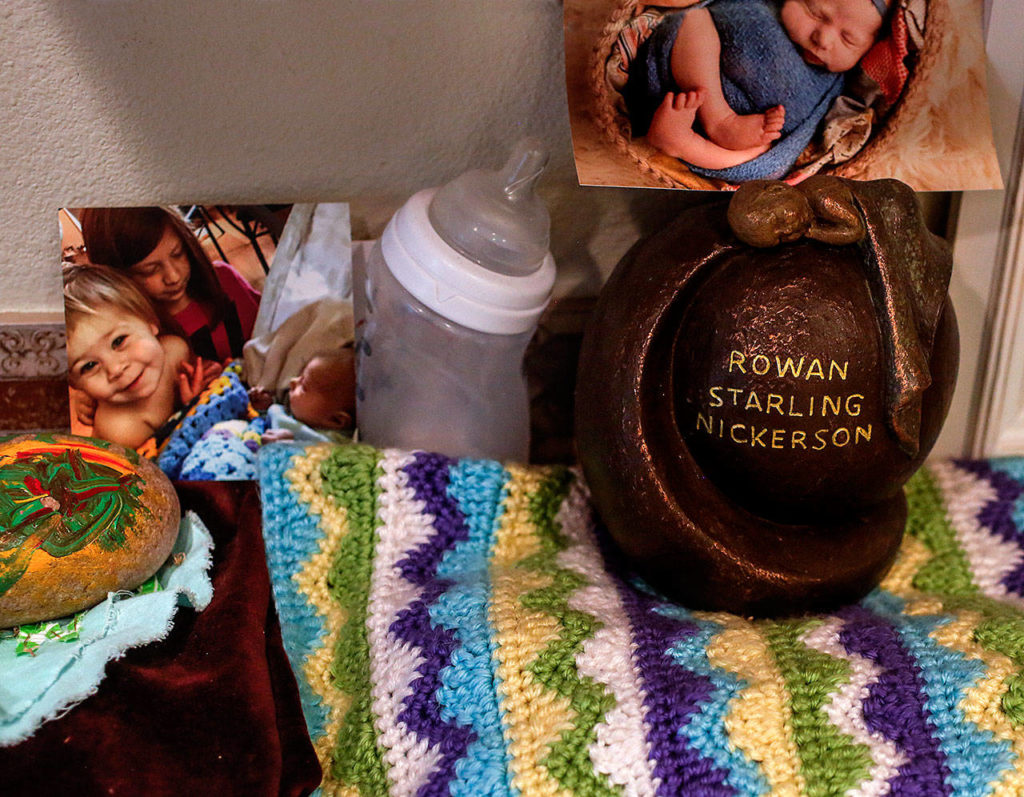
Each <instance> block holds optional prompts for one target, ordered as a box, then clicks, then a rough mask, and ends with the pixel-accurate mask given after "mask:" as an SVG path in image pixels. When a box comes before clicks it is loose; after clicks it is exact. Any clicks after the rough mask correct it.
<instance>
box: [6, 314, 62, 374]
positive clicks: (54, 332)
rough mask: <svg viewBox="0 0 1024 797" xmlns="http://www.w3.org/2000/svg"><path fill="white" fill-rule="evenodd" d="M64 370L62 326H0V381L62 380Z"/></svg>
mask: <svg viewBox="0 0 1024 797" xmlns="http://www.w3.org/2000/svg"><path fill="white" fill-rule="evenodd" d="M67 370H68V361H67V349H66V347H65V337H64V325H63V324H3V325H0V379H39V378H54V377H60V378H63V377H65V376H66V375H67Z"/></svg>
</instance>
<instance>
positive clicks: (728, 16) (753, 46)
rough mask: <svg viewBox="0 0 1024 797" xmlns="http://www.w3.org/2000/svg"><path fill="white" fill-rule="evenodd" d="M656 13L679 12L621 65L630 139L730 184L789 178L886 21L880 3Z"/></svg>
mask: <svg viewBox="0 0 1024 797" xmlns="http://www.w3.org/2000/svg"><path fill="white" fill-rule="evenodd" d="M658 5H659V6H662V7H664V6H669V7H680V6H683V5H689V7H687V8H683V9H682V10H679V11H675V12H672V13H670V14H668V15H666V16H665V17H664V19H662V21H661V22H660V23H659V24H658V26H657V27H656V28H655V29H654V31H653V32H652V33H651V35H650V36H649V37H648V38H647V40H646V41H645V42H644V43H643V44H642V45H641V46H640V48H639V50H638V52H637V55H636V58H635V59H634V60H633V62H632V64H631V65H630V69H629V79H628V81H627V83H626V86H625V88H624V89H623V96H624V98H625V100H626V105H627V108H628V109H629V114H630V123H631V126H632V134H633V135H634V136H642V135H646V136H647V139H648V141H649V142H650V143H651V144H652V145H654V146H655V147H657V148H658V149H660V150H662V151H663V152H665V153H666V154H668V155H671V156H673V157H676V158H679V159H681V160H683V161H685V162H686V163H688V164H690V165H691V166H693V167H696V168H694V171H695V172H696V173H698V174H705V175H707V176H711V177H718V178H721V179H726V180H732V181H737V182H738V181H742V180H750V179H761V178H776V177H781V176H783V175H784V174H785V173H786V172H788V171H789V169H790V168H791V167H792V166H793V164H794V163H795V162H796V159H797V158H798V157H799V155H800V153H801V152H802V151H803V149H804V148H805V147H806V146H807V144H808V142H809V141H810V140H811V138H812V137H813V135H814V133H815V131H816V129H817V127H818V124H819V123H820V122H821V120H822V119H823V118H824V116H825V114H826V113H827V112H828V109H829V107H830V106H831V104H832V102H833V101H834V100H835V98H836V97H838V96H839V94H840V92H841V90H842V87H843V74H844V73H845V72H847V71H848V70H850V69H852V68H853V67H854V66H856V65H857V63H858V62H859V61H860V59H861V58H862V57H863V56H864V55H866V54H867V52H868V50H870V49H871V47H872V45H873V44H874V43H875V41H876V40H877V39H878V37H879V34H880V33H881V32H882V30H883V23H884V21H885V16H886V14H887V12H888V8H887V5H886V2H885V0H784V2H782V4H781V7H780V6H779V4H778V3H777V2H774V0H705V2H701V3H698V4H696V5H692V4H687V3H684V2H676V3H673V2H668V3H659V4H658ZM697 125H699V128H700V129H699V130H698V129H697ZM701 131H702V132H701Z"/></svg>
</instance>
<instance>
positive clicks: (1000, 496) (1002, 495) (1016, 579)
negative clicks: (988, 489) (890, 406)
mask: <svg viewBox="0 0 1024 797" xmlns="http://www.w3.org/2000/svg"><path fill="white" fill-rule="evenodd" d="M954 464H955V465H956V466H957V467H958V468H960V469H961V470H965V471H967V472H968V473H973V474H974V475H975V476H977V477H979V478H982V479H985V480H986V481H987V482H988V483H989V484H990V485H992V489H993V490H995V493H996V496H995V498H994V499H993V500H991V501H989V502H988V503H986V504H985V506H983V507H982V508H981V511H979V512H978V522H979V523H980V524H981V525H982V526H984V527H985V528H986V529H989V530H990V531H991V532H992V533H993V534H996V535H998V536H999V537H1000V538H1002V539H1003V540H1005V541H1006V542H1012V543H1014V544H1016V545H1017V546H1018V547H1024V530H1022V529H1021V528H1020V527H1019V526H1018V525H1017V521H1016V520H1015V519H1014V517H1013V515H1014V511H1015V509H1016V503H1017V500H1018V499H1019V498H1020V497H1021V494H1024V484H1021V483H1020V482H1019V481H1017V479H1015V478H1013V477H1012V476H1011V475H1010V474H1008V473H1006V472H1004V471H1001V470H998V469H996V468H993V467H992V462H991V460H987V459H981V460H957V461H956V462H955V463H954ZM1002 584H1003V586H1004V587H1006V588H1007V589H1008V590H1010V591H1011V592H1014V593H1016V594H1018V595H1022V596H1024V561H1022V562H1021V563H1020V564H1019V565H1017V567H1015V568H1013V569H1012V570H1010V571H1009V572H1008V573H1007V574H1006V575H1005V576H1003V578H1002Z"/></svg>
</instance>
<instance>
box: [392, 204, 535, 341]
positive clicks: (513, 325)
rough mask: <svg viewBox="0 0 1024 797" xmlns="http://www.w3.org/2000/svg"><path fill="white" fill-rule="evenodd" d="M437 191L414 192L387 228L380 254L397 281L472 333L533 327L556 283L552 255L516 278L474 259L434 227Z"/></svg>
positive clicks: (515, 331)
mask: <svg viewBox="0 0 1024 797" xmlns="http://www.w3.org/2000/svg"><path fill="white" fill-rule="evenodd" d="M437 191H438V189H436V188H430V189H427V190H425V191H420V192H419V193H417V194H414V195H413V196H412V197H411V198H410V199H409V201H408V202H406V203H405V204H404V205H403V206H402V207H401V208H400V209H399V211H398V212H397V213H396V214H395V215H394V216H393V217H392V218H391V221H390V222H389V223H388V225H387V227H386V228H385V230H384V235H383V236H382V237H381V251H382V254H383V255H384V260H385V261H386V262H387V265H388V268H389V270H390V271H391V273H392V274H393V275H394V276H395V279H397V280H398V282H399V283H400V284H401V285H402V287H403V288H405V289H406V290H407V291H408V292H409V293H410V294H412V295H413V296H414V297H415V298H416V299H417V300H418V301H420V302H421V303H422V304H424V305H426V306H427V307H429V308H430V309H431V310H433V311H434V312H436V313H438V314H440V315H442V316H444V317H445V318H447V319H449V320H450V321H454V322H455V323H456V324H460V325H462V326H464V327H468V328H469V329H474V330H476V331H478V332H488V333H491V334H497V335H514V334H519V333H522V332H528V331H529V330H531V329H533V328H534V327H535V326H536V324H537V320H538V319H539V318H540V315H541V313H542V312H543V311H544V308H545V307H546V306H547V303H548V300H549V299H550V297H551V289H552V287H553V286H554V284H555V261H554V259H553V258H552V257H551V254H550V253H549V252H546V251H545V252H544V254H543V256H542V257H541V259H540V260H539V262H538V263H537V264H536V265H535V266H533V268H532V270H531V271H529V272H527V273H523V272H522V271H520V272H519V273H518V274H514V273H513V274H509V273H501V272H500V271H495V270H493V269H491V268H487V267H485V266H483V265H480V264H479V263H477V262H474V261H473V260H470V259H469V258H468V257H466V256H465V255H464V254H461V253H460V252H458V251H456V250H455V249H454V248H453V247H452V246H450V245H449V244H448V243H446V242H445V240H444V239H443V238H442V237H441V236H440V235H439V234H438V231H437V230H436V229H434V226H433V225H432V224H431V220H430V216H429V207H430V203H431V200H432V199H433V197H434V195H435V194H436V193H437Z"/></svg>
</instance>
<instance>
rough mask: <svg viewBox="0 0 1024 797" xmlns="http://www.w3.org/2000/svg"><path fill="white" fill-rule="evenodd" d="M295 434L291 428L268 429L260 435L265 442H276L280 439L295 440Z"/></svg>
mask: <svg viewBox="0 0 1024 797" xmlns="http://www.w3.org/2000/svg"><path fill="white" fill-rule="evenodd" d="M294 439H295V435H293V434H292V433H291V430H289V429H268V430H267V431H265V432H264V433H263V435H262V436H261V437H260V441H261V442H263V443H276V442H277V441H279V440H294Z"/></svg>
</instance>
